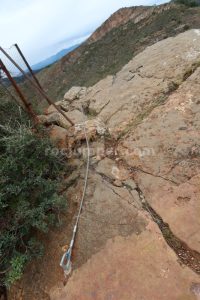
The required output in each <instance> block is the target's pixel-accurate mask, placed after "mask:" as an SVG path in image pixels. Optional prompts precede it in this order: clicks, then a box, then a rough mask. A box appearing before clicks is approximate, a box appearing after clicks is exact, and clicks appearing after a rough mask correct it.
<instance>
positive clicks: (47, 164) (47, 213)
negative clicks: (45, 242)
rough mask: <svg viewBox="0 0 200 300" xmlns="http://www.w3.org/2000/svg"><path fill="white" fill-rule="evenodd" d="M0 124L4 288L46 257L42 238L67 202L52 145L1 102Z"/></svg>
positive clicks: (0, 243)
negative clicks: (61, 192)
mask: <svg viewBox="0 0 200 300" xmlns="http://www.w3.org/2000/svg"><path fill="white" fill-rule="evenodd" d="M0 98H1V97H0ZM0 118H1V119H0V120H1V121H0V270H1V273H0V286H9V285H11V284H12V283H13V282H14V281H15V280H17V279H19V278H20V277H21V275H22V272H23V269H24V267H25V265H26V263H28V262H29V261H30V260H31V259H32V258H33V257H38V256H40V255H41V254H42V245H41V242H40V240H39V239H38V238H37V237H38V233H39V232H44V233H46V232H47V231H48V228H49V226H50V225H52V224H53V223H54V222H55V221H56V216H57V214H58V213H59V211H60V210H61V208H63V207H64V205H65V204H64V203H65V200H64V199H63V198H62V197H60V196H59V195H58V193H57V188H58V183H59V174H61V170H62V168H63V167H62V164H61V160H60V158H59V157H58V156H57V157H55V156H53V155H52V154H51V151H49V152H48V156H47V155H46V154H45V153H46V152H45V151H46V149H47V148H48V149H49V148H51V147H52V145H51V144H50V142H49V140H48V139H47V138H46V137H45V136H43V132H42V131H41V130H40V131H38V132H37V134H36V133H35V132H34V131H33V129H32V128H31V124H30V123H29V122H28V120H27V118H26V115H24V113H23V111H21V109H19V107H18V106H17V105H16V104H15V103H12V102H10V101H4V100H3V99H1V101H0Z"/></svg>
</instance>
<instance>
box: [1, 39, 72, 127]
mask: <svg viewBox="0 0 200 300" xmlns="http://www.w3.org/2000/svg"><path fill="white" fill-rule="evenodd" d="M15 46H16V44H15ZM17 50H18V52H19V53H20V52H21V50H20V49H19V47H18V49H17ZM0 51H1V52H2V53H3V54H4V55H5V57H6V58H7V59H8V60H9V61H10V62H11V63H12V64H13V65H14V66H15V67H16V68H17V69H18V70H19V71H20V72H21V73H22V74H23V76H24V77H25V78H26V80H28V81H29V82H30V83H31V85H32V86H33V87H34V88H35V89H36V90H37V91H38V92H39V93H40V95H41V96H42V97H43V98H44V99H45V100H46V101H47V102H48V104H49V105H52V106H53V107H54V108H55V109H56V110H57V111H58V112H59V113H60V114H61V115H62V116H63V117H64V118H65V119H66V120H67V121H68V122H69V123H70V124H71V125H72V126H73V125H74V122H73V121H72V120H71V119H70V118H69V117H68V116H67V115H66V114H65V113H64V112H63V111H62V110H61V109H60V108H59V107H58V106H57V105H56V104H55V103H54V102H53V101H52V100H51V99H50V98H49V97H48V96H47V95H46V93H45V92H44V90H43V89H42V87H41V85H40V83H39V81H38V80H37V79H36V77H35V75H34V76H33V78H34V80H33V79H32V78H31V77H30V76H29V75H27V74H26V72H25V71H24V70H23V69H22V68H21V67H20V66H19V64H17V63H16V62H15V60H14V59H12V57H11V56H10V55H9V54H8V53H7V52H6V51H5V50H4V49H3V48H2V47H0ZM22 58H24V59H25V57H24V55H23V54H22ZM24 62H25V64H26V66H27V67H28V69H29V68H30V69H31V67H30V65H29V64H28V62H27V61H26V59H25V60H24ZM1 68H2V70H3V71H4V72H5V74H6V76H7V77H8V79H9V80H10V82H11V83H12V85H13V87H14V88H15V90H16V92H17V93H18V95H19V96H20V98H21V100H22V101H23V104H24V105H25V107H26V109H27V111H28V112H29V114H31V115H32V117H33V114H34V112H33V111H32V109H31V111H30V104H29V103H28V102H27V100H26V98H25V97H24V95H23V93H22V92H21V90H20V89H19V87H18V85H17V83H16V82H15V80H14V79H13V78H12V76H11V75H10V73H9V72H8V70H7V69H6V67H5V65H4V64H3V62H2V61H1ZM30 69H29V71H30ZM31 74H34V73H33V71H32V70H31ZM35 79H36V80H35ZM38 83H39V85H38Z"/></svg>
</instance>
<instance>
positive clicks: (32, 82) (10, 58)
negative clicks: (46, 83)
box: [0, 47, 74, 126]
mask: <svg viewBox="0 0 200 300" xmlns="http://www.w3.org/2000/svg"><path fill="white" fill-rule="evenodd" d="M0 51H1V52H2V53H3V54H4V55H5V56H6V57H7V58H8V59H9V60H10V61H11V63H12V64H13V65H14V66H15V67H16V68H17V69H18V70H19V71H20V72H21V73H22V74H23V75H24V77H25V78H26V79H27V80H28V81H30V83H31V84H32V85H33V86H34V87H35V88H36V89H37V90H38V91H39V92H40V94H41V95H42V96H43V97H44V98H45V99H46V101H47V102H48V103H49V105H52V106H53V107H55V109H57V111H58V112H59V113H60V114H61V115H62V116H63V117H64V118H65V119H66V120H67V121H68V122H69V123H70V124H71V125H72V126H73V125H74V122H73V121H72V120H71V119H70V118H68V116H66V115H65V114H64V112H63V111H62V110H61V109H60V108H59V107H58V106H57V105H56V104H55V103H54V102H53V101H52V100H51V99H50V98H49V97H48V96H47V95H46V94H45V92H44V91H43V90H42V89H41V88H39V87H38V85H37V84H36V83H35V82H34V81H33V80H32V79H31V78H30V77H29V76H28V75H27V74H26V73H25V72H24V71H23V70H22V68H20V66H19V65H18V64H17V63H16V62H15V61H14V60H13V59H12V57H10V55H9V54H8V53H7V52H6V51H5V50H4V49H3V48H2V47H0Z"/></svg>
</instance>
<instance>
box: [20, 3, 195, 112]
mask: <svg viewBox="0 0 200 300" xmlns="http://www.w3.org/2000/svg"><path fill="white" fill-rule="evenodd" d="M129 10H130V11H129ZM128 11H129V13H128ZM199 15H200V7H192V8H190V7H189V8H188V7H187V6H184V5H180V4H174V3H168V4H164V5H160V6H149V7H132V8H128V9H127V8H126V9H121V10H119V11H117V12H116V13H115V14H114V15H112V16H111V18H109V19H108V20H107V21H106V22H105V23H104V24H102V26H101V27H100V28H99V29H97V30H96V32H95V33H94V34H93V35H92V36H91V37H90V38H89V39H88V40H87V41H86V42H84V43H83V44H81V45H80V46H79V47H78V48H76V49H75V50H73V51H71V52H70V53H68V54H67V55H65V56H64V57H63V58H62V59H61V60H59V61H58V62H56V63H54V64H53V65H51V66H49V67H48V68H45V69H43V70H41V71H40V72H38V73H37V76H38V78H39V80H40V82H41V84H42V86H43V88H44V89H45V90H46V92H47V94H48V95H49V96H50V97H51V99H52V100H53V101H57V100H60V99H62V98H63V95H64V94H65V92H66V91H67V90H68V89H69V88H70V87H72V86H76V85H78V86H92V85H94V84H95V83H96V82H98V81H99V80H101V79H103V78H104V77H106V76H107V75H114V74H116V73H117V72H118V71H119V70H120V69H121V68H122V67H123V66H124V65H125V64H126V63H128V62H129V61H130V60H131V59H132V58H133V57H134V56H135V55H136V54H138V53H139V52H141V51H142V50H144V49H145V48H146V47H148V46H150V45H152V44H154V43H156V42H158V41H159V40H162V39H165V38H167V37H170V36H176V35H177V34H178V33H180V32H184V31H186V30H188V29H190V28H200V18H199ZM117 16H118V17H117ZM127 16H128V18H127ZM117 18H118V22H117ZM108 25H109V26H108ZM113 26H114V27H113ZM23 88H24V89H23V90H24V91H25V90H26V93H27V96H28V98H29V99H31V98H32V102H34V103H35V105H36V107H37V108H44V107H46V105H47V104H46V102H45V101H43V99H41V100H39V99H38V96H37V95H33V93H32V92H31V88H30V86H28V88H26V87H25V86H23Z"/></svg>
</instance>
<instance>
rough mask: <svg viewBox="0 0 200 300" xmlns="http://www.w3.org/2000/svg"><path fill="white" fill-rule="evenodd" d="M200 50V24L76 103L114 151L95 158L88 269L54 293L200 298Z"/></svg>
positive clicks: (85, 238) (82, 246) (81, 244)
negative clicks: (102, 126) (99, 125)
mask: <svg viewBox="0 0 200 300" xmlns="http://www.w3.org/2000/svg"><path fill="white" fill-rule="evenodd" d="M199 49H200V31H199V30H190V31H188V32H186V33H183V34H180V35H178V36H177V37H176V38H169V39H166V40H164V41H162V42H159V43H157V44H155V45H153V46H151V47H149V48H147V49H146V50H144V51H143V52H142V53H140V54H139V55H137V56H136V57H134V58H133V59H132V60H131V61H130V62H129V63H128V64H127V65H126V66H124V68H123V69H122V70H121V71H120V72H119V73H117V74H116V76H109V77H107V78H105V79H104V80H102V81H100V82H99V83H97V84H96V85H95V86H93V87H90V88H88V89H85V90H84V95H82V96H81V97H76V96H75V97H74V100H73V101H72V102H71V105H72V107H73V106H74V107H78V105H83V106H84V107H85V113H87V114H88V116H89V117H90V118H97V117H98V118H100V119H101V120H102V121H104V122H105V123H106V126H107V129H108V130H109V133H110V137H109V139H108V140H109V143H110V144H111V145H112V147H113V148H114V152H113V153H110V152H106V149H105V148H104V156H102V157H100V158H99V160H95V159H92V169H91V175H90V176H91V177H90V179H89V188H88V194H87V199H86V203H85V209H84V210H83V213H82V219H81V222H80V229H79V234H78V238H77V247H78V250H77V251H76V254H75V255H76V262H75V267H76V266H78V265H79V263H80V265H82V266H81V267H80V268H78V269H77V270H76V271H75V272H74V273H73V275H72V277H71V278H70V279H69V281H68V283H67V286H66V287H65V288H64V289H62V291H61V292H58V291H57V289H56V288H55V289H53V290H52V294H51V297H52V300H57V299H59V300H64V299H66V298H67V299H77V298H79V299H85V298H87V299H94V298H95V299H107V298H109V299H139V298H140V299H147V298H150V299H159V300H160V299H163V300H165V299H166V300H167V299H174V300H178V299H199V298H198V297H199V296H200V294H199V286H200V280H199V277H198V275H197V274H200V263H199V260H200V239H199V230H200V223H199V214H200V210H199V209H200V202H199V200H200V189H199V183H200V177H199V176H200V167H199V166H200V155H199V149H200V148H199V130H200V124H199V118H200V115H199V114H200V110H199V93H200V84H199V76H200V63H199V62H200V52H199ZM79 90H80V88H79ZM72 91H73V90H72ZM72 91H69V94H71V92H72ZM78 92H79V91H78V90H77V93H78ZM106 139H107V138H106V137H104V140H103V141H102V142H103V144H104V147H105V146H106V145H107V142H106ZM111 141H112V142H111ZM91 147H92V146H91ZM177 259H178V260H179V261H181V263H182V264H184V265H185V267H184V268H183V266H182V265H180V264H179V261H178V260H177ZM195 272H196V273H197V274H195ZM89 278H90V280H89ZM141 282H142V285H141ZM158 287H159V288H158Z"/></svg>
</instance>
